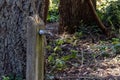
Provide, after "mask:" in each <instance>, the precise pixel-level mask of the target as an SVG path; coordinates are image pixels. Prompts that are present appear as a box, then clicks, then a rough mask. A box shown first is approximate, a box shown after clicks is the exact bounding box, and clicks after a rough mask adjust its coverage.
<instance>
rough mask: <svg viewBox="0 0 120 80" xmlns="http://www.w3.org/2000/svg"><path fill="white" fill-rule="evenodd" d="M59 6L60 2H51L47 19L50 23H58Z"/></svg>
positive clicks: (54, 0) (53, 0)
mask: <svg viewBox="0 0 120 80" xmlns="http://www.w3.org/2000/svg"><path fill="white" fill-rule="evenodd" d="M58 5H59V0H51V2H50V7H49V11H48V17H47V21H48V22H57V21H58V19H59V12H58Z"/></svg>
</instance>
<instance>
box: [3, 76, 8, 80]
mask: <svg viewBox="0 0 120 80" xmlns="http://www.w3.org/2000/svg"><path fill="white" fill-rule="evenodd" d="M2 80H10V78H9V77H7V76H3V77H2Z"/></svg>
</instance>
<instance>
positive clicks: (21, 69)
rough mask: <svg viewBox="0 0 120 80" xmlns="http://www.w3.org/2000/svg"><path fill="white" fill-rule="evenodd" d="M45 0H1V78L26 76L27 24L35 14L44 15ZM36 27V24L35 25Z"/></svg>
mask: <svg viewBox="0 0 120 80" xmlns="http://www.w3.org/2000/svg"><path fill="white" fill-rule="evenodd" d="M42 3H43V0H0V80H1V77H2V76H12V77H14V79H13V80H15V77H17V78H19V77H20V78H22V79H23V78H25V72H26V29H27V28H26V26H27V25H28V24H30V23H28V21H29V19H27V18H28V17H32V16H33V15H40V17H42V18H44V16H43V13H42V12H43V7H42V6H43V5H42ZM33 27H34V26H33Z"/></svg>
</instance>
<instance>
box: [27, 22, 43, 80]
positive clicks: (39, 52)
mask: <svg viewBox="0 0 120 80" xmlns="http://www.w3.org/2000/svg"><path fill="white" fill-rule="evenodd" d="M42 28H44V24H42V23H41V22H40V21H39V22H36V20H32V22H30V23H29V26H28V27H27V70H26V80H44V53H45V48H44V45H45V44H44V43H45V42H44V41H45V37H44V36H43V35H40V34H39V30H40V29H42Z"/></svg>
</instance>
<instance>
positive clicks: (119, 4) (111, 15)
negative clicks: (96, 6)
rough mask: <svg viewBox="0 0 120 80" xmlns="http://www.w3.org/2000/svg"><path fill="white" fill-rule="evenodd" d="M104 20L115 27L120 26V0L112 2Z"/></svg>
mask: <svg viewBox="0 0 120 80" xmlns="http://www.w3.org/2000/svg"><path fill="white" fill-rule="evenodd" d="M104 20H105V21H106V22H107V23H108V24H109V25H111V26H113V27H115V28H119V27H120V1H116V2H111V4H110V5H109V6H108V7H107V8H106V13H105V16H104Z"/></svg>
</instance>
